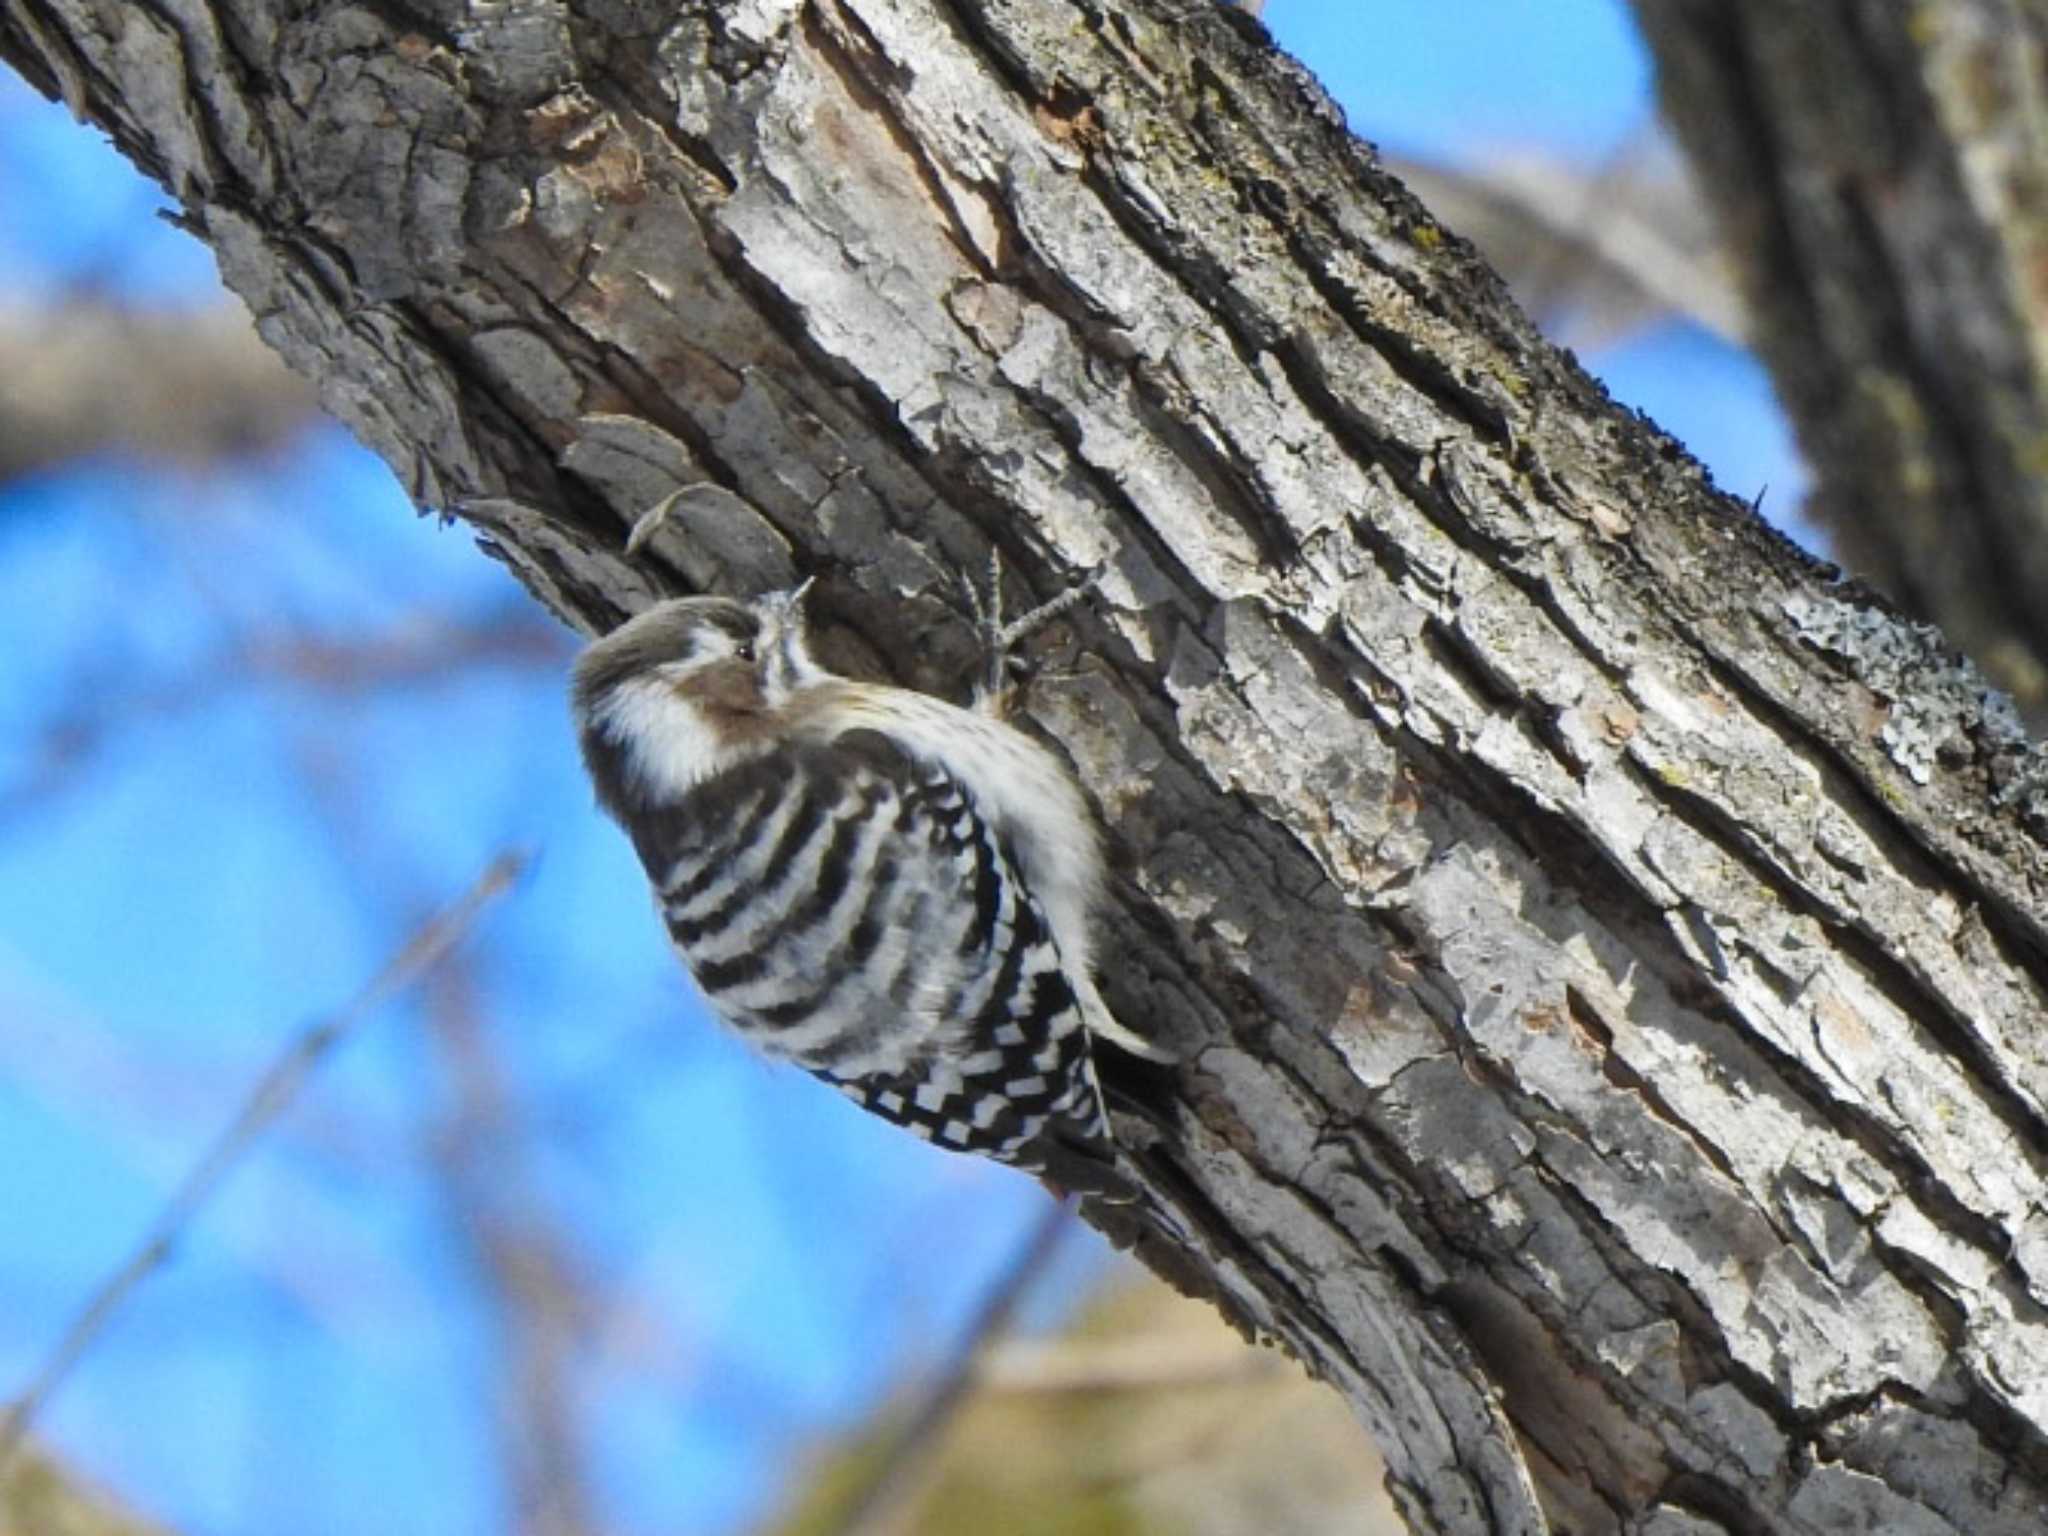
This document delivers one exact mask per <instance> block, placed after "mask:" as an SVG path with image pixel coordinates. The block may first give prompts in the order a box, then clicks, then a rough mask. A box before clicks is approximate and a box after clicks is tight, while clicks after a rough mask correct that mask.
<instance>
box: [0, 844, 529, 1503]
mask: <svg viewBox="0 0 2048 1536" xmlns="http://www.w3.org/2000/svg"><path fill="white" fill-rule="evenodd" d="M526 862H527V860H526V855H524V854H519V853H507V854H501V855H499V856H498V857H497V858H496V859H494V860H493V861H492V862H491V865H490V867H489V868H488V869H486V870H485V871H484V872H483V874H482V875H480V876H479V877H478V878H477V881H476V883H475V884H474V885H472V886H471V887H470V888H469V890H468V891H466V892H465V893H464V894H463V895H462V897H461V898H460V899H459V900H457V901H456V902H455V903H454V904H453V905H451V906H449V907H447V908H445V909H443V910H442V911H441V912H440V913H438V914H437V915H435V916H434V917H432V918H430V919H428V920H427V921H426V922H425V923H423V924H422V925H421V926H420V927H419V928H418V929H416V930H415V931H414V932H413V934H412V936H411V937H410V938H408V939H407V940H406V941H405V943H404V944H403V945H402V946H400V948H399V949H398V951H397V952H396V953H395V954H393V955H392V957H391V958H390V959H389V960H387V961H386V962H385V963H384V965H383V967H382V968H381V969H380V970H379V971H378V972H377V973H376V975H374V976H372V977H371V978H370V980H369V981H368V982H367V983H365V985H364V986H363V988H362V990H361V991H359V992H358V993H357V994H356V995H355V996H354V997H352V998H351V999H349V1001H348V1002H347V1003H346V1004H344V1005H343V1006H342V1007H341V1008H340V1009H338V1010H337V1011H336V1012H334V1013H331V1014H328V1015H327V1016H326V1017H324V1018H319V1019H315V1020H314V1021H313V1022H312V1023H310V1024H308V1025H307V1026H306V1027H305V1028H304V1029H302V1030H301V1031H299V1033H298V1034H297V1035H296V1036H294V1037H293V1039H292V1040H291V1042H290V1043H289V1044H288V1045H287V1046H286V1047H285V1049H284V1051H283V1052H282V1053H281V1054H280V1055H279V1056H278V1058H277V1059H276V1060H275V1061H274V1062H272V1063H271V1065H270V1067H269V1069H268V1070H267V1071H266V1072H265V1073H264V1074H263V1076H262V1077H261V1078H259V1079H258V1080H257V1083H256V1086H255V1087H254V1088H253V1089H251V1090H250V1092H249V1096H248V1097H247V1098H246V1099H245V1100H244V1101H243V1103H242V1107H241V1109H240V1111H239V1112H238V1113H237V1114H236V1115H235V1118H234V1119H233V1120H232V1121H230V1122H229V1123H228V1126H227V1128H226V1129H225V1130H223V1131H222V1132H221V1134H220V1136H219V1137H218V1138H216V1139H215V1141H214V1143H213V1145H212V1146H211V1147H209V1148H208V1149H207V1151H206V1153H205V1155H204V1156H202V1157H201V1158H200V1159H199V1161H198V1163H196V1164H195V1165H194V1166H193V1168H192V1171H191V1172H190V1173H188V1174H187V1175H186V1176H185V1179H184V1181H183V1182H182V1183H181V1184H180V1185H179V1186H178V1188H177V1189H176V1190H175V1191H174V1192H173V1193H172V1195H171V1198H170V1199H169V1200H168V1201H166V1202H165V1204H164V1208H163V1210H162V1211H161V1212H160V1213H158V1215H157V1218H156V1220H155V1221H154V1222H153V1223H151V1225H150V1228H149V1230H148V1232H147V1233H145V1234H144V1236H143V1239H142V1242H141V1243H140V1244H139V1245H138V1246H137V1247H136V1249H135V1251H134V1253H132V1254H131V1255H129V1257H128V1258H127V1260H126V1261H124V1262H123V1263H122V1264H121V1266H120V1267H119V1268H117V1269H116V1270H115V1271H114V1272H113V1273H112V1274H111V1275H109V1276H108V1277H107V1279H106V1280H105V1282H104V1283H102V1284H101V1286H100V1287H99V1289H98V1290H97V1291H95V1292H94V1293H93V1296H92V1298H91V1299H90V1300H89V1301H87V1302H86V1304H85V1305H84V1306H83V1307H82V1308H80V1309H79V1312H78V1315H77V1316H76V1317H74V1318H73V1319H72V1320H71V1324H70V1326H69V1327H68V1328H66V1329H65V1331H64V1335H63V1337H62V1338H61V1339H59V1340H58V1342H57V1346H56V1347H55V1348H54V1349H53V1350H51V1352H50V1354H49V1357H48V1358H47V1359H46V1360H45V1361H44V1362H43V1365H42V1368H41V1369H40V1370H39V1371H37V1372H36V1374H35V1376H34V1378H33V1379H32V1380H31V1381H30V1382H29V1385H28V1387H27V1389H26V1390H25V1391H23V1392H22V1394H21V1396H19V1397H18V1398H16V1399H15V1400H14V1402H13V1403H12V1404H11V1405H10V1406H9V1407H8V1409H7V1412H6V1414H5V1415H4V1416H0V1473H4V1472H5V1471H6V1469H7V1465H8V1462H9V1461H10V1460H11V1459H12V1458H13V1456H14V1453H15V1452H16V1451H17V1450H18V1449H19V1448H20V1446H21V1443H22V1441H23V1439H24V1438H25V1437H26V1435H27V1433H28V1427H29V1424H30V1423H31V1422H32V1421H33V1420H34V1418H35V1416H36V1413H37V1412H38V1410H40V1409H41V1407H42V1405H43V1404H44V1403H45V1402H47V1401H48V1400H49V1397H50V1395H51V1393H53V1392H54V1391H56V1389H57V1387H58V1386H59V1385H61V1384H62V1382H63V1380H64V1378H65V1377H66V1376H68V1375H69V1374H70V1372H71V1369H72V1367H73V1366H75V1365H76V1364H77V1363H78V1361H79V1358H80V1357H81V1356H82V1355H83V1354H84V1353H85V1352H86V1350H87V1349H89V1348H90V1347H91V1346H92V1344H93V1342H94V1341H95V1340H96V1339H98V1337H99V1336H100V1334H101V1333H102V1332H104V1331H105V1329H106V1326H107V1323H108V1322H109V1321H110V1320H111V1319H112V1317H113V1316H114V1314H115V1313H116V1312H117V1311H119V1310H120V1307H121V1304H122V1303H123V1302H124V1301H126V1300H127V1299H128V1297H129V1296H130V1294H132V1293H133V1292H134V1290H135V1289H136V1287H137V1286H139V1285H141V1284H142V1282H143V1281H144V1280H146V1279H148V1278H149V1276H150V1275H151V1274H153V1273H154V1272H155V1271H156V1270H157V1269H159V1268H161V1267H162V1265H163V1264H164V1263H165V1262H166V1261H167V1260H168V1259H169V1258H170V1255H171V1251H172V1249H173V1248H174V1247H175V1246H176V1244H177V1241H178V1238H179V1236H180V1234H181V1233H183V1231H184V1230H185V1227H186V1226H187V1224H188V1223H190V1222H191V1220H192V1218H193V1217H194V1216H195V1215H196V1214H197V1213H198V1211H199V1209H200V1208H201V1207H202V1206H204V1205H205V1204H206V1202H207V1201H208V1200H209V1199H211V1198H212V1197H213V1194H214V1191H215V1190H217V1189H218V1188H219V1187H220V1185H221V1182H222V1181H223V1180H224V1179H225V1178H226V1177H227V1175H228V1174H229V1172H230V1171H232V1169H233V1168H234V1165H235V1164H236V1163H237V1162H238V1161H240V1159H241V1158H242V1156H243V1154H244V1153H246V1152H247V1151H248V1150H249V1148H250V1147H251V1146H252V1145H253V1144H254V1143H255V1141H256V1140H257V1138H258V1137H260V1136H261V1135H262V1134H263V1133H264V1132H265V1131H266V1130H268V1129H269V1128H270V1126H271V1124H272V1123H273V1122H275V1121H276V1119H277V1117H278V1116H279V1115H280V1114H282V1113H283V1112H284V1110H285V1108H286V1107H287V1106H288V1105H289V1104H290V1103H291V1101H292V1099H293V1098H294V1097H295V1096H296V1095H297V1093H298V1091H299V1088H300V1086H301V1085H302V1084H303V1083H304V1082H305V1080H306V1079H307V1078H308V1077H309V1076H311V1075H312V1073H313V1070H314V1069H315V1068H316V1067H318V1066H319V1064H320V1062H321V1061H322V1059H323V1058H325V1057H326V1056H327V1054H328V1053H329V1052H330V1051H332V1050H333V1049H334V1047H335V1046H336V1045H338V1044H339V1043H340V1042H341V1041H342V1040H343V1039H344V1038H346V1037H347V1035H348V1034H349V1032H350V1031H351V1030H352V1029H354V1027H355V1026H356V1025H357V1024H358V1023H359V1022H360V1021H361V1020H362V1019H363V1018H364V1017H366V1016H367V1015H369V1014H371V1013H373V1012H375V1011H376V1010H377V1009H378V1008H380V1007H382V1006H383V1005H384V1004H385V1003H387V1002H389V1001H390V1000H391V999H392V998H393V997H395V996H396V995H398V994H399V993H401V992H403V991H404V990H405V989H406V988H407V987H409V986H411V985H412V984H413V983H414V982H416V981H418V980H419V979H420V977H421V976H423V975H425V974H426V973H427V972H428V971H430V970H432V969H433V967H434V966H435V965H436V964H437V963H438V962H439V961H440V959H441V957H442V956H443V955H445V954H447V953H448V951H449V950H450V949H452V948H454V946H455V945H456V944H457V943H458V942H460V941H461V939H462V938H463V936H464V935H465V934H467V933H468V932H469V930H470V927H471V926H472V925H473V924H474V923H475V921H476V919H477V916H478V914H479V913H481V912H482V911H483V909H484V908H485V907H486V906H488V905H489V904H490V902H491V901H492V900H493V899H495V898H496V897H497V896H499V895H500V894H502V893H503V892H504V891H505V890H506V889H507V888H508V887H509V886H511V885H512V883H513V882H514V881H515V880H517V879H518V878H519V875H520V873H521V871H522V870H524V869H525V867H526Z"/></svg>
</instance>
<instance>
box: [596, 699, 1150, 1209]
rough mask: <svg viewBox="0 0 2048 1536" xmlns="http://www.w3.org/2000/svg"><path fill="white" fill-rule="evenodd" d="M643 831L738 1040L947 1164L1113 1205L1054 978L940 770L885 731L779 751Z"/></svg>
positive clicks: (1076, 1022) (675, 916) (1071, 996)
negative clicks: (1051, 1184)
mask: <svg viewBox="0 0 2048 1536" xmlns="http://www.w3.org/2000/svg"><path fill="white" fill-rule="evenodd" d="M634 833H635V841H636V843H637V844H638V845H639V853H640V856H641V859H642V862H643V863H644V864H645V866H646V868H647V872H648V875H649V878H650V879H651V880H652V881H653V883H654V886H655V889H656V892H657V897H658V900H659V902H660V905H661V911H662V915H663V917H664V919H665V920H666V922H667V924H668V929H669V933H670V935H671V937H672V938H673V940H674V942H675V945H676V948H677V949H678V951H680V953H681V955H682V957H683V959H684V960H685V962H686V963H687V964H688V966H689V968H690V971H691V972H692V974H693V975H694V976H695V977H696V980H697V983H698V985H699V986H700V987H701V988H702V990H703V992H704V995H705V997H706V999H707V1000H708V1001H709V1002H710V1004H711V1006H712V1007H713V1008H714V1009H715V1010H716V1011H717V1012H718V1013H719V1014H720V1015H721V1016H722V1017H723V1018H724V1019H725V1020H726V1021H727V1022H728V1023H729V1024H730V1025H731V1026H732V1027H733V1028H734V1029H736V1030H737V1031H738V1032H739V1033H740V1034H741V1035H743V1036H744V1037H745V1038H746V1039H747V1040H748V1041H749V1043H751V1044H753V1045H754V1046H756V1047H757V1048H758V1049H761V1050H763V1051H764V1052H766V1053H768V1054H770V1055H774V1056H779V1057H782V1058H785V1059H787V1060H790V1061H793V1062H795V1063H797V1064H798V1065H799V1066H802V1067H804V1068H806V1069H807V1070H809V1071H810V1072H812V1073H815V1074H816V1075H817V1076H818V1077H820V1078H822V1079H824V1080H826V1081H827V1082H830V1083H831V1084H833V1085H834V1086H835V1087H838V1088H839V1089H840V1090H841V1091H842V1092H844V1093H846V1094H847V1095H848V1096H849V1097H851V1098H853V1099H854V1100H856V1101H857V1102H859V1103H860V1104H861V1105H862V1106H864V1107H865V1108H867V1109H869V1110H872V1111H874V1112H875V1113H877V1114H880V1115H882V1116H883V1117H885V1118H887V1119H889V1120H892V1121H895V1122H897V1123H898V1124H900V1125H903V1126H905V1127H907V1128H908V1129H910V1130H912V1131H914V1132H915V1133H917V1134H918V1135H920V1136H923V1137H925V1138H927V1139H929V1140H931V1141H934V1142H937V1143H938V1144H940V1145H942V1146H945V1147H950V1148H954V1149H957V1150H961V1151H970V1152H981V1153H984V1154H987V1155H990V1156H993V1157H996V1158H998V1159H1000V1160H1002V1161H1006V1162H1011V1163H1016V1164H1019V1165H1021V1166H1024V1167H1026V1168H1032V1169H1036V1170H1039V1171H1042V1172H1046V1173H1047V1174H1048V1175H1049V1176H1052V1177H1054V1178H1055V1179H1056V1180H1057V1181H1059V1182H1061V1183H1063V1184H1064V1185H1066V1186H1067V1187H1069V1188H1073V1189H1079V1190H1083V1191H1085V1190H1087V1189H1088V1188H1090V1187H1091V1184H1092V1185H1093V1186H1094V1187H1096V1188H1098V1189H1103V1188H1107V1187H1109V1186H1108V1185H1106V1184H1103V1183H1101V1182H1100V1178H1102V1177H1107V1176H1109V1167H1108V1164H1109V1162H1110V1161H1111V1158H1110V1153H1109V1148H1108V1145H1107V1138H1108V1128H1107V1126H1106V1124H1105V1123H1104V1117H1103V1110H1102V1102H1101V1096H1100V1091H1099V1089H1098V1088H1097V1085H1096V1081H1095V1074H1094V1066H1093V1062H1092V1058H1091V1053H1090V1040H1089V1035H1088V1031H1087V1030H1086V1029H1085V1028H1084V1027H1083V1020H1082V1014H1081V1011H1080V1007H1079V1005H1078V1003H1077V1000H1076V997H1075V993H1074V988H1073V984H1072V982H1071V980H1070V979H1069V974H1068V970H1067V967H1066V966H1065V965H1064V964H1063V961H1062V956H1061V954H1060V952H1059V950H1058V948H1057V947H1056V945H1055V943H1054V941H1053V938H1052V933H1051V929H1050V927H1049V925H1048V923H1047V921H1046V916H1045V913H1044V912H1043V911H1042V910H1041V909H1040V907H1039V904H1038V902H1037V900H1036V899H1035V898H1034V897H1033V896H1032V895H1031V894H1030V891H1029V888H1028V886H1027V884H1026V882H1025V881H1024V880H1023V879H1021V878H1019V876H1018V871H1017V869H1016V867H1015V856H1014V851H1013V850H1012V849H1011V848H1009V847H1007V846H1006V845H1005V842H1004V839H1003V838H1002V836H1001V835H1000V834H999V833H998V832H997V831H996V830H995V827H994V825H993V824H992V822H991V820H990V819H989V818H986V817H985V816H984V815H983V814H982V813H981V811H980V810H979V808H977V806H976V805H975V803H974V801H973V799H972V797H971V795H970V793H969V792H968V790H967V789H966V788H965V786H963V785H962V784H961V783H960V782H959V781H958V780H956V779H955V778H954V777H953V776H952V775H951V774H950V773H949V772H948V771H947V770H946V768H945V767H944V766H943V765H942V764H939V763H937V762H935V761H932V760H930V759H928V758H921V757H918V756H915V755H913V754H912V753H911V752H910V751H908V750H906V749H905V748H904V747H903V746H902V745H901V744H899V743H898V742H897V741H895V740H893V739H892V738H891V737H889V736H888V735H886V734H884V733H883V732H881V731H879V730H871V729H856V730H851V731H847V732H844V733H842V734H839V735H837V736H834V737H831V738H829V739H826V740H819V739H816V738H812V739H800V738H799V739H788V740H784V741H782V742H779V743H777V744H775V745H773V746H770V747H768V748H766V749H765V750H761V751H758V752H755V753H752V754H749V755H747V756H745V757H743V758H741V759H740V760H738V761H736V762H733V763H731V764H730V765H729V766H726V767H723V768H721V769H719V770H718V771H716V772H714V773H713V774H711V775H710V776H709V777H707V778H705V779H703V780H702V781H700V782H698V783H696V784H695V785H693V786H691V787H690V788H689V789H688V790H687V791H686V792H685V793H683V794H682V795H680V796H678V797H677V798H676V799H674V800H672V801H670V802H669V803H667V804H666V805H663V806H662V807H661V808H660V809H659V810H656V811H654V812H653V813H652V814H650V815H647V816H645V817H644V819H642V820H641V821H640V822H639V823H638V824H637V826H636V827H635V828H634Z"/></svg>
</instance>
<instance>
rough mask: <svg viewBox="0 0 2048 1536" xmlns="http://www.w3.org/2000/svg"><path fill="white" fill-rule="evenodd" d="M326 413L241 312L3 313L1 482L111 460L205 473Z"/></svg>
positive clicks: (105, 309) (231, 308)
mask: <svg viewBox="0 0 2048 1536" xmlns="http://www.w3.org/2000/svg"><path fill="white" fill-rule="evenodd" d="M319 414H320V407H319V401H318V399H317V398H316V397H315V395H314V392H313V390H312V389H311V388H310V387H309V386H308V385H307V384H306V383H305V381H304V380H302V379H300V378H298V377H296V376H295V375H294V374H292V373H291V372H290V371H289V370H288V369H286V368H285V367H284V365H283V364H282V363H280V362H279V361H278V358H277V354H276V353H274V352H272V351H271V350H270V349H269V348H268V347H266V346H264V345H263V343H262V341H261V340H260V339H259V338H258V337H257V335H256V327H255V326H254V325H253V324H252V323H251V322H250V319H249V312H248V310H247V309H246V308H244V307H243V306H242V305H241V304H239V303H233V302H229V303H222V304H219V305H216V306H214V307H212V308H210V309H202V310H171V311H155V312H152V311H144V310H135V309H124V308H120V307H118V306H116V305H113V304H108V303H104V302H101V301H98V300H90V299H88V300H79V301H76V302H73V303H70V304H67V305H64V306H63V307H61V308H59V309H57V310H55V311H53V312H45V311H40V310H39V311H35V312H25V311H21V310H0V481H4V480H9V479H13V478H16V477H18V476H20V475H24V474H29V473H31V472H33V471H36V470H44V469H50V468H53V467H57V466H60V465H63V464H66V463H69V462H70V461H72V460H74V459H81V458H86V457H90V456H95V455H100V454H109V453H126V454H135V455H142V456H148V457H167V458H174V459H180V460H184V461H187V462H190V463H194V464H199V463H207V462H210V461H212V460H215V459H219V458H222V457H224V456H226V455H229V454H234V453H246V452H249V451H251V450H255V449H261V448H267V447H270V446H271V445H272V444H274V443H276V442H278V441H279V440H280V439H282V438H284V437H286V436H288V435H289V434H291V433H293V432H296V431H298V430H299V429H300V428H301V427H303V426H305V425H306V424H307V423H308V422H310V421H312V420H314V419H316V418H317V417H318V416H319Z"/></svg>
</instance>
